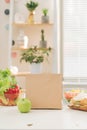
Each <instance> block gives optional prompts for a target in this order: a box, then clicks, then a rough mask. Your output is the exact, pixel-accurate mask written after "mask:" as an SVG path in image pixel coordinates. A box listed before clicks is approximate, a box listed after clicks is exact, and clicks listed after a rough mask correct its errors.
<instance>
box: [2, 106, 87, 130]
mask: <svg viewBox="0 0 87 130" xmlns="http://www.w3.org/2000/svg"><path fill="white" fill-rule="evenodd" d="M86 122H87V112H84V111H78V110H72V109H69V108H68V107H64V108H63V109H62V110H31V112H30V113H20V112H19V111H18V109H17V107H16V106H15V107H14V106H13V107H4V106H0V130H3V129H8V130H10V129H11V130H13V129H15V130H16V129H17V130H18V129H20V130H21V129H24V130H26V129H29V130H32V129H40V130H41V129H53V130H54V129H62V130H64V129H86V130H87V123H86ZM29 124H30V126H29Z"/></svg>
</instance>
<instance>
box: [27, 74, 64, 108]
mask: <svg viewBox="0 0 87 130" xmlns="http://www.w3.org/2000/svg"><path fill="white" fill-rule="evenodd" d="M26 96H27V98H29V99H30V100H31V102H32V108H47V109H49V108H50V109H51V108H52V109H61V108H62V75H60V74H29V75H27V76H26Z"/></svg>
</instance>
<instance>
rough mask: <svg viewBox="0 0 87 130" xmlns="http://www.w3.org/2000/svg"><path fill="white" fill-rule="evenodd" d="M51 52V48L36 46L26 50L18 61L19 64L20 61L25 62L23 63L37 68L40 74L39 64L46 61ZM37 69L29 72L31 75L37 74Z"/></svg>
mask: <svg viewBox="0 0 87 130" xmlns="http://www.w3.org/2000/svg"><path fill="white" fill-rule="evenodd" d="M50 52H51V48H50V47H49V48H46V49H44V48H39V47H37V46H33V47H31V48H29V49H27V50H24V51H23V52H22V54H21V59H20V62H22V61H25V62H28V63H30V64H31V65H32V66H35V67H36V66H37V67H38V69H39V71H40V73H41V69H40V67H39V66H40V63H43V62H44V60H45V59H47V60H48V56H49V54H50ZM38 69H35V72H32V70H31V72H32V73H37V70H38ZM33 71H34V68H33Z"/></svg>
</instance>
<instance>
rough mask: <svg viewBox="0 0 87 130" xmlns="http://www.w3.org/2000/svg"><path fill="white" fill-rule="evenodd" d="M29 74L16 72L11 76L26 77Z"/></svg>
mask: <svg viewBox="0 0 87 130" xmlns="http://www.w3.org/2000/svg"><path fill="white" fill-rule="evenodd" d="M29 74H30V72H18V73H16V74H12V75H13V76H27V75H29Z"/></svg>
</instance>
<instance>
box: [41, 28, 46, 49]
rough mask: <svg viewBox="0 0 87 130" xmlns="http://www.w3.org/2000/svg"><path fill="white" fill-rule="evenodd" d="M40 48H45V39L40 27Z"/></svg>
mask: <svg viewBox="0 0 87 130" xmlns="http://www.w3.org/2000/svg"><path fill="white" fill-rule="evenodd" d="M40 47H41V48H47V41H46V40H45V36H44V30H43V29H41V41H40Z"/></svg>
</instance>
